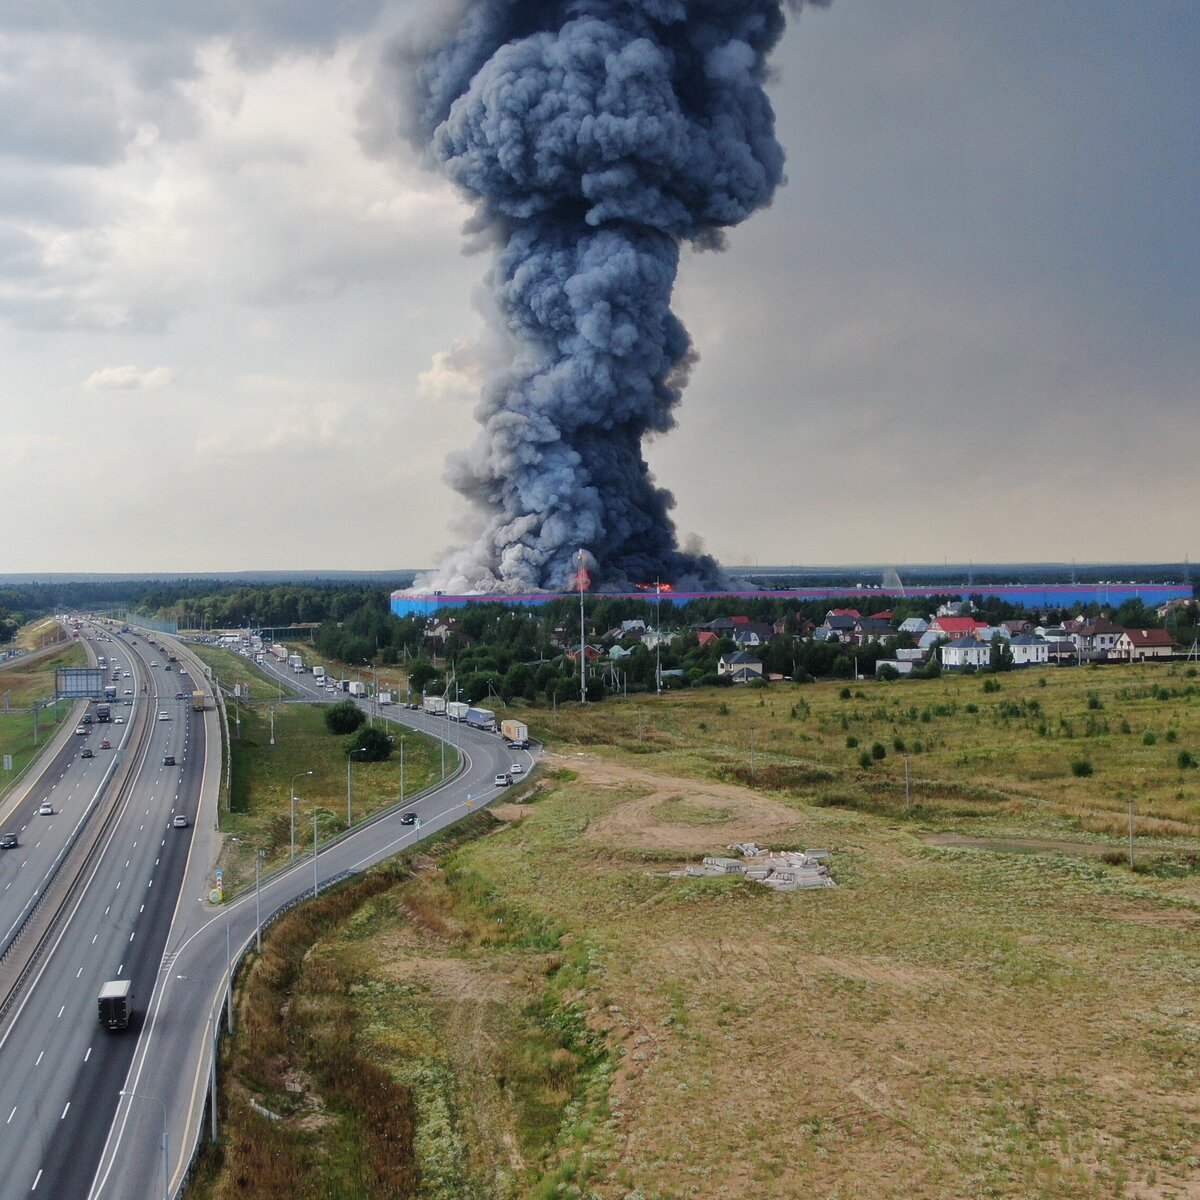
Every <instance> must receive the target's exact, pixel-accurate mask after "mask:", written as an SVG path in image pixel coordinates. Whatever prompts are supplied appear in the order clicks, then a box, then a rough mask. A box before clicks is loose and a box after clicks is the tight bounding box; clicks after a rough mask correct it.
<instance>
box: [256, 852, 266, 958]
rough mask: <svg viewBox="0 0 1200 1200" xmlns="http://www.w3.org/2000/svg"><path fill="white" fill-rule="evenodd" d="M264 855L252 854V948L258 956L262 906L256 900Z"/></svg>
mask: <svg viewBox="0 0 1200 1200" xmlns="http://www.w3.org/2000/svg"><path fill="white" fill-rule="evenodd" d="M266 853H267V852H266V851H265V850H255V852H254V948H255V950H257V951H258V952H259V954H261V953H262V906H261V905H260V904H259V899H258V869H259V866H260V864H261V863H262V860H263V859H264V858H265V857H266Z"/></svg>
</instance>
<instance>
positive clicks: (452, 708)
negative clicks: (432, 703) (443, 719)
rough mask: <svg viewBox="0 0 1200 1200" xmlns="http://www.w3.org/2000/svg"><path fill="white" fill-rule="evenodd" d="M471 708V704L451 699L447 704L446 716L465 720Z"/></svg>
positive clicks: (452, 719) (456, 719)
mask: <svg viewBox="0 0 1200 1200" xmlns="http://www.w3.org/2000/svg"><path fill="white" fill-rule="evenodd" d="M470 708H471V706H470V705H469V704H462V703H460V702H459V701H458V700H451V701H450V702H449V703H448V704H447V705H446V716H447V717H448V718H449V719H450V720H451V721H465V720H466V719H467V713H468V712H469V711H470Z"/></svg>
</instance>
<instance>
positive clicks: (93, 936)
mask: <svg viewBox="0 0 1200 1200" xmlns="http://www.w3.org/2000/svg"><path fill="white" fill-rule="evenodd" d="M99 936H100V935H99V934H98V933H93V934H92V945H93V946H94V945H95V944H96V939H97V938H98V937H99Z"/></svg>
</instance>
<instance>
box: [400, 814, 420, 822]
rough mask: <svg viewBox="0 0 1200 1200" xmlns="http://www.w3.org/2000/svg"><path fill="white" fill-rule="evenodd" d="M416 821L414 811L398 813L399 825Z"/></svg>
mask: <svg viewBox="0 0 1200 1200" xmlns="http://www.w3.org/2000/svg"><path fill="white" fill-rule="evenodd" d="M416 823H417V814H416V813H414V812H407V813H401V814H400V824H401V825H415V824H416Z"/></svg>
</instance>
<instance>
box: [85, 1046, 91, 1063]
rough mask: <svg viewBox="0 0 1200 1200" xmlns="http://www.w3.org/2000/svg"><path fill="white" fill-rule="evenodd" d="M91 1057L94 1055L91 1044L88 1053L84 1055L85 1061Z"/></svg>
mask: <svg viewBox="0 0 1200 1200" xmlns="http://www.w3.org/2000/svg"><path fill="white" fill-rule="evenodd" d="M91 1057H92V1048H91V1046H89V1047H88V1048H87V1053H86V1054H85V1055H84V1056H83V1061H84V1062H87V1060H88V1059H89V1058H91Z"/></svg>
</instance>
